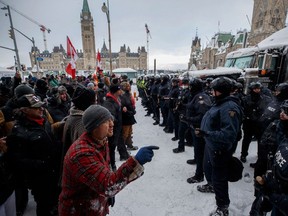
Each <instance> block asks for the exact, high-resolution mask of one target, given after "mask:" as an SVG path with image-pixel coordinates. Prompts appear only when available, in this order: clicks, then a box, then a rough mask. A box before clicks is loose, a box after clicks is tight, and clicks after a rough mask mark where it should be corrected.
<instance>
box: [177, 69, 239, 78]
mask: <svg viewBox="0 0 288 216" xmlns="http://www.w3.org/2000/svg"><path fill="white" fill-rule="evenodd" d="M242 72H243V71H242V70H241V69H239V68H235V67H229V68H227V67H217V68H215V69H207V70H197V71H186V72H185V73H183V74H182V75H181V76H189V77H201V78H203V77H213V76H225V75H233V74H234V75H240V74H241V73H242Z"/></svg>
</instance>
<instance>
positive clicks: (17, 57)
mask: <svg viewBox="0 0 288 216" xmlns="http://www.w3.org/2000/svg"><path fill="white" fill-rule="evenodd" d="M1 9H2V10H8V16H9V21H10V29H11V33H12V35H13V38H12V39H13V43H14V51H15V54H16V61H17V68H18V71H21V64H20V58H19V53H18V48H17V43H16V37H15V32H14V27H13V22H12V17H11V12H10V7H9V5H6V7H3V8H1ZM5 16H7V14H5ZM21 77H22V78H24V76H23V74H22V75H21Z"/></svg>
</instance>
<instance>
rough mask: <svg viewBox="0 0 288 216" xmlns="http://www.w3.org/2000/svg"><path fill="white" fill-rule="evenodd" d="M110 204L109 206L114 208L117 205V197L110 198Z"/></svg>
mask: <svg viewBox="0 0 288 216" xmlns="http://www.w3.org/2000/svg"><path fill="white" fill-rule="evenodd" d="M108 204H109V206H111V207H113V206H114V204H115V197H109V198H108Z"/></svg>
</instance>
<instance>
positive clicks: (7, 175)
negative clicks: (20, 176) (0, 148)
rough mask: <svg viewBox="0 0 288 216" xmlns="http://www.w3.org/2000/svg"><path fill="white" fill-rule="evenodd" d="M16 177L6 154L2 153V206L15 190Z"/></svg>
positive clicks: (0, 179)
mask: <svg viewBox="0 0 288 216" xmlns="http://www.w3.org/2000/svg"><path fill="white" fill-rule="evenodd" d="M14 180H15V179H14V175H13V173H12V169H11V167H9V164H8V163H7V157H6V154H5V153H1V152H0V206H1V205H2V204H3V203H4V202H5V201H6V200H7V199H8V197H10V196H11V194H12V193H13V191H14V188H15V181H14Z"/></svg>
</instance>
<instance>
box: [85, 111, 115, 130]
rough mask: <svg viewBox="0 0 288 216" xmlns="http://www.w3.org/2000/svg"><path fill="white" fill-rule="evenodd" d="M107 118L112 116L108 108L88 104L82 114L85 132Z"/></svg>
mask: <svg viewBox="0 0 288 216" xmlns="http://www.w3.org/2000/svg"><path fill="white" fill-rule="evenodd" d="M109 119H113V116H112V115H111V113H110V112H109V110H108V109H106V108H105V107H103V106H100V105H91V106H89V107H88V108H87V109H86V110H85V111H84V113H83V116H82V122H83V125H84V128H85V129H86V131H87V132H92V131H93V130H94V129H95V128H97V127H99V126H100V125H101V124H102V123H104V122H105V121H107V120H109Z"/></svg>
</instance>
